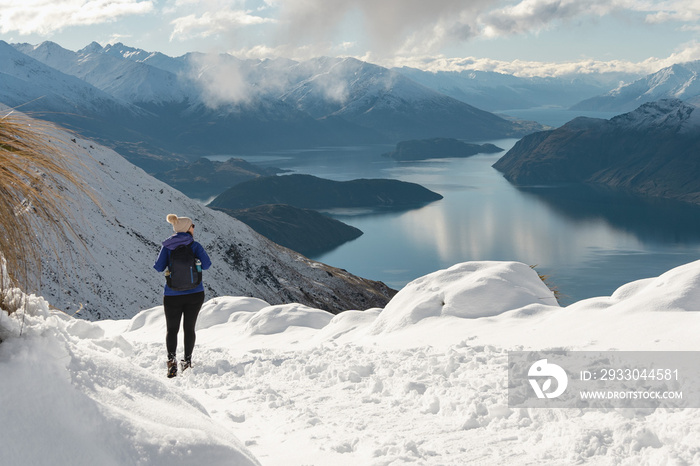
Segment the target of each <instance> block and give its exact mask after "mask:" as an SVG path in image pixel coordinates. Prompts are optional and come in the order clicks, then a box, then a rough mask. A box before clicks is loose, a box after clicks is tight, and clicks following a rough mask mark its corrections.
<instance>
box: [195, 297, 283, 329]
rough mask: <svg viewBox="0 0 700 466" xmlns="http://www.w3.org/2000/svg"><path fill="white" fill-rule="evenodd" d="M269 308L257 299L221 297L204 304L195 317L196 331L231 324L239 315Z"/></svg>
mask: <svg viewBox="0 0 700 466" xmlns="http://www.w3.org/2000/svg"><path fill="white" fill-rule="evenodd" d="M268 306H270V304H269V303H267V302H266V301H263V300H262V299H258V298H248V297H231V296H222V297H218V298H214V299H212V300H209V301H207V302H205V303H204V305H203V306H202V309H201V310H200V311H199V316H198V317H197V326H196V330H200V329H203V328H209V327H213V326H215V325H219V324H224V323H226V322H231V321H233V320H236V319H238V318H239V315H240V314H241V313H243V314H250V313H253V312H258V311H259V310H261V309H263V308H266V307H268Z"/></svg>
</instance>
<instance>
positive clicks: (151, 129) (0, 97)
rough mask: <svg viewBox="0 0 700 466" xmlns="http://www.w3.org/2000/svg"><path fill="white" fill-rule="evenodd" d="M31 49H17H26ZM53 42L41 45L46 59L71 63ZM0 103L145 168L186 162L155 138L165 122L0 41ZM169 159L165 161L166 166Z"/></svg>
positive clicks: (39, 55)
mask: <svg viewBox="0 0 700 466" xmlns="http://www.w3.org/2000/svg"><path fill="white" fill-rule="evenodd" d="M26 48H27V46H24V45H22V46H19V49H26ZM71 54H73V52H69V51H67V50H65V49H62V48H60V47H58V46H55V44H51V43H45V44H44V45H43V46H42V47H38V48H37V51H36V55H37V56H38V57H39V58H42V59H44V60H47V61H57V62H62V61H64V60H65V61H67V62H68V61H70V60H73V59H74V58H71ZM0 70H1V71H0V77H1V79H0V103H2V104H5V105H7V106H9V107H12V108H18V109H19V110H21V111H23V112H25V113H31V114H32V115H36V116H40V117H41V118H43V119H46V120H49V121H53V122H56V123H59V124H61V125H63V126H65V127H68V128H70V129H72V130H75V131H77V132H79V133H80V134H82V135H84V136H86V137H89V138H92V139H94V140H96V141H98V142H100V143H102V144H105V145H108V146H109V147H111V148H113V149H115V150H117V151H119V153H120V154H122V155H123V156H125V157H127V158H128V159H129V160H130V161H132V162H134V163H136V164H138V165H139V166H141V167H143V168H144V169H146V170H152V169H154V168H155V167H160V166H163V164H165V163H168V164H172V163H178V162H179V163H182V162H184V160H186V159H185V158H183V157H181V156H178V155H177V152H175V153H174V152H173V151H171V149H172V147H168V146H169V145H168V144H167V143H165V142H164V140H163V139H162V138H159V137H158V136H157V129H158V128H159V127H161V126H162V122H161V121H159V120H158V118H157V117H156V116H155V115H154V114H152V113H151V112H149V111H148V110H146V109H144V108H142V107H139V106H137V105H134V104H132V103H130V102H127V101H125V100H123V99H121V98H119V97H115V96H113V95H111V94H109V93H108V92H106V91H104V90H101V89H98V88H97V87H95V86H93V85H91V84H90V83H88V82H86V81H85V80H83V79H79V78H78V77H76V76H73V75H71V74H67V73H63V72H61V71H59V70H58V69H56V68H53V67H51V66H49V65H46V64H45V63H43V62H42V61H40V60H38V59H35V58H33V57H30V56H29V55H27V54H24V53H21V52H20V51H19V50H18V49H17V48H16V47H13V46H10V45H9V44H7V43H5V42H2V41H0ZM166 160H167V162H166Z"/></svg>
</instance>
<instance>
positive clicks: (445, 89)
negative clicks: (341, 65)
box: [393, 67, 638, 112]
mask: <svg viewBox="0 0 700 466" xmlns="http://www.w3.org/2000/svg"><path fill="white" fill-rule="evenodd" d="M393 70H394V71H397V72H399V73H401V74H402V75H404V76H406V77H408V78H410V79H412V80H413V81H415V82H417V83H420V84H422V85H423V86H425V87H428V88H430V89H432V90H434V91H437V92H440V93H442V94H445V95H448V96H450V97H452V98H455V99H457V100H461V101H462V102H467V103H469V104H471V105H474V106H475V107H478V108H481V109H484V110H487V111H490V112H496V111H502V110H509V109H523V108H533V107H551V106H555V107H570V106H571V105H574V104H576V103H577V102H580V101H581V100H583V99H586V98H589V97H592V96H595V95H598V94H601V93H603V92H605V91H607V90H608V89H610V87H611V86H612V85H617V83H619V82H620V81H621V80H627V81H629V80H631V79H636V78H637V77H638V76H635V75H629V74H622V73H605V74H598V75H583V74H575V75H571V76H562V77H518V76H513V75H508V74H503V73H496V72H493V71H478V70H464V71H424V70H419V69H416V68H409V67H403V68H393Z"/></svg>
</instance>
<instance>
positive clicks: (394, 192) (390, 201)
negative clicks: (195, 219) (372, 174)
mask: <svg viewBox="0 0 700 466" xmlns="http://www.w3.org/2000/svg"><path fill="white" fill-rule="evenodd" d="M439 199H442V196H441V195H440V194H437V193H435V192H433V191H430V190H429V189H426V188H424V187H423V186H421V185H418V184H415V183H408V182H405V181H399V180H388V179H370V180H368V179H361V180H352V181H333V180H327V179H323V178H318V177H315V176H312V175H283V176H269V177H265V178H256V179H254V180H250V181H246V182H244V183H240V184H237V185H236V186H234V187H232V188H229V189H227V190H226V191H224V192H223V193H221V194H220V195H219V196H217V197H216V198H215V199H214V200H213V201H211V202H210V203H209V206H210V207H214V208H220V209H231V210H236V209H246V208H249V207H255V206H259V205H264V204H288V205H291V206H294V207H298V208H302V209H333V208H344V207H392V208H396V207H409V206H416V205H420V204H425V203H429V202H433V201H437V200H439Z"/></svg>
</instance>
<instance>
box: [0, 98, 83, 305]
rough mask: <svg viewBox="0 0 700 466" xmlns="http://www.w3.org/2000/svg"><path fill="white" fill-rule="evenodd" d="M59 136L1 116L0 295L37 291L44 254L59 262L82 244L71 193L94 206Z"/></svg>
mask: <svg viewBox="0 0 700 466" xmlns="http://www.w3.org/2000/svg"><path fill="white" fill-rule="evenodd" d="M55 132H56V129H55V127H54V126H53V125H52V124H50V123H47V122H43V121H39V120H35V119H32V118H29V117H27V116H25V115H22V114H18V113H14V112H12V111H8V112H4V114H0V221H1V222H2V224H1V225H2V233H1V234H0V258H1V259H2V260H3V261H4V267H1V268H0V274H2V276H1V277H0V290H6V289H7V288H10V287H19V288H21V289H23V290H24V291H25V292H32V291H35V290H37V289H38V288H39V285H40V283H41V260H42V254H45V253H44V252H42V251H46V249H48V250H50V251H52V253H53V254H52V255H53V256H54V257H49V258H46V259H47V260H54V259H55V260H59V261H60V260H61V259H62V258H61V245H63V244H66V242H67V241H68V239H69V238H73V239H78V242H80V240H79V236H78V235H77V233H76V230H75V228H74V224H73V222H74V214H73V211H72V209H73V208H74V207H71V205H70V203H69V202H68V200H67V198H66V197H65V193H66V189H67V188H70V189H73V188H75V189H77V191H79V192H83V193H85V194H87V195H88V196H89V197H90V198H91V199H92V200H93V201H94V200H95V198H94V196H93V195H92V194H91V192H90V188H89V187H88V186H86V185H85V184H84V183H83V181H82V180H81V179H80V177H79V175H77V174H76V173H77V171H76V168H77V167H78V166H80V165H81V162H80V160H78V158H77V156H76V155H75V153H74V152H73V151H72V150H71V149H70V148H69V147H68V146H67V144H66V143H65V142H62V141H61V140H60V139H58V138H57V137H56V135H55ZM42 245H43V246H48V248H45V247H42ZM2 294H4V293H2ZM8 311H10V310H9V309H8Z"/></svg>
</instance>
